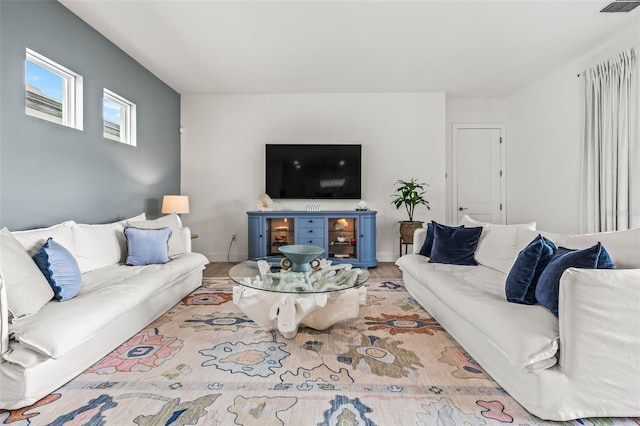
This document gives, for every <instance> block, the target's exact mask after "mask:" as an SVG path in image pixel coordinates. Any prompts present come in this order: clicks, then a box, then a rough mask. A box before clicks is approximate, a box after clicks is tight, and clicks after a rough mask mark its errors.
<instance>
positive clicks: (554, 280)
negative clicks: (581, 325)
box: [536, 243, 613, 316]
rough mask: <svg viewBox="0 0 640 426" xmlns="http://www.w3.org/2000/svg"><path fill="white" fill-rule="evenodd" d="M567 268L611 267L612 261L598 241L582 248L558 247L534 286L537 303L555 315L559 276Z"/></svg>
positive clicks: (556, 314)
mask: <svg viewBox="0 0 640 426" xmlns="http://www.w3.org/2000/svg"><path fill="white" fill-rule="evenodd" d="M568 268H583V269H613V262H611V257H609V253H607V250H606V249H605V248H604V247H603V246H602V244H600V243H598V244H596V245H594V246H592V247H589V248H587V249H584V250H571V249H568V248H564V247H560V248H558V250H557V251H556V254H555V255H554V256H553V258H552V259H551V261H549V264H548V265H547V267H546V268H545V269H544V271H542V274H540V279H539V280H538V285H537V286H536V299H537V300H538V303H540V304H541V305H542V306H544V307H546V308H547V309H549V310H550V311H551V312H552V313H553V314H554V315H555V316H558V295H559V292H560V277H561V276H562V273H563V272H564V271H565V270H566V269H568Z"/></svg>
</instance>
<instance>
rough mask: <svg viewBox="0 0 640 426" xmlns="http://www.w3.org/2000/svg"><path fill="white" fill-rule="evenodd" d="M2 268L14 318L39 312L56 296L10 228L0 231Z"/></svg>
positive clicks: (0, 266)
mask: <svg viewBox="0 0 640 426" xmlns="http://www.w3.org/2000/svg"><path fill="white" fill-rule="evenodd" d="M0 271H1V272H2V277H3V279H4V285H5V286H6V293H7V309H8V311H9V319H10V320H11V321H14V320H15V319H17V318H21V317H24V316H28V315H33V314H35V313H37V312H38V311H40V310H41V309H42V307H43V306H44V305H46V304H47V302H49V301H50V300H51V299H52V298H53V290H51V286H49V284H48V283H47V280H46V279H45V278H44V275H42V273H41V272H40V270H39V269H38V266H37V265H36V263H35V262H34V261H33V259H32V258H31V256H29V254H28V253H27V250H26V249H25V247H24V246H23V245H22V244H21V243H20V242H19V241H18V240H17V239H16V238H15V236H14V235H13V234H12V233H11V232H9V230H8V229H7V228H2V229H1V230H0Z"/></svg>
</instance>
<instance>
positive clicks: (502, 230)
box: [460, 215, 537, 274]
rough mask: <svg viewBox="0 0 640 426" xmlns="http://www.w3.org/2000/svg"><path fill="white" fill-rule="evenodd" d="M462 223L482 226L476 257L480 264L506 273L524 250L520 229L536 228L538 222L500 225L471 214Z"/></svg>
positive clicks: (470, 225) (466, 225)
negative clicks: (521, 243) (476, 217)
mask: <svg viewBox="0 0 640 426" xmlns="http://www.w3.org/2000/svg"><path fill="white" fill-rule="evenodd" d="M460 225H464V226H465V227H476V226H482V235H481V236H480V241H478V247H476V252H475V254H474V258H475V260H476V262H478V263H479V264H480V265H483V266H486V267H489V268H492V269H495V270H497V271H500V272H504V273H505V274H508V273H509V271H510V270H511V267H512V266H513V263H514V262H515V260H516V258H517V257H518V253H519V252H520V250H522V247H520V246H519V240H518V229H528V230H535V229H536V222H530V223H518V224H513V225H499V224H493V223H486V222H480V221H477V220H475V219H473V218H472V217H470V216H469V215H464V216H463V217H462V219H461V220H460ZM536 235H537V234H536ZM534 237H535V235H534ZM531 239H533V237H532V238H531ZM529 242H531V240H529V241H527V243H526V244H525V245H524V246H526V245H527V244H528V243H529ZM524 246H523V247H524Z"/></svg>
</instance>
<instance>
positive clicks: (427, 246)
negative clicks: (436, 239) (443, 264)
mask: <svg viewBox="0 0 640 426" xmlns="http://www.w3.org/2000/svg"><path fill="white" fill-rule="evenodd" d="M432 247H433V223H431V222H429V223H428V224H427V238H425V239H424V243H423V244H422V248H421V249H420V252H419V253H418V254H421V255H423V256H427V257H429V256H431V248H432Z"/></svg>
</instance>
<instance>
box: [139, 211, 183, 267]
mask: <svg viewBox="0 0 640 426" xmlns="http://www.w3.org/2000/svg"><path fill="white" fill-rule="evenodd" d="M127 224H128V225H129V226H133V227H135V228H143V229H159V228H169V229H171V238H169V257H172V256H176V255H178V254H182V253H185V251H186V249H185V247H184V241H183V240H182V234H181V231H180V230H181V228H182V226H181V224H180V219H179V218H178V215H177V214H175V213H171V214H168V215H166V216H162V217H159V218H158V219H155V220H144V221H131V220H128V221H127Z"/></svg>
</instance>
